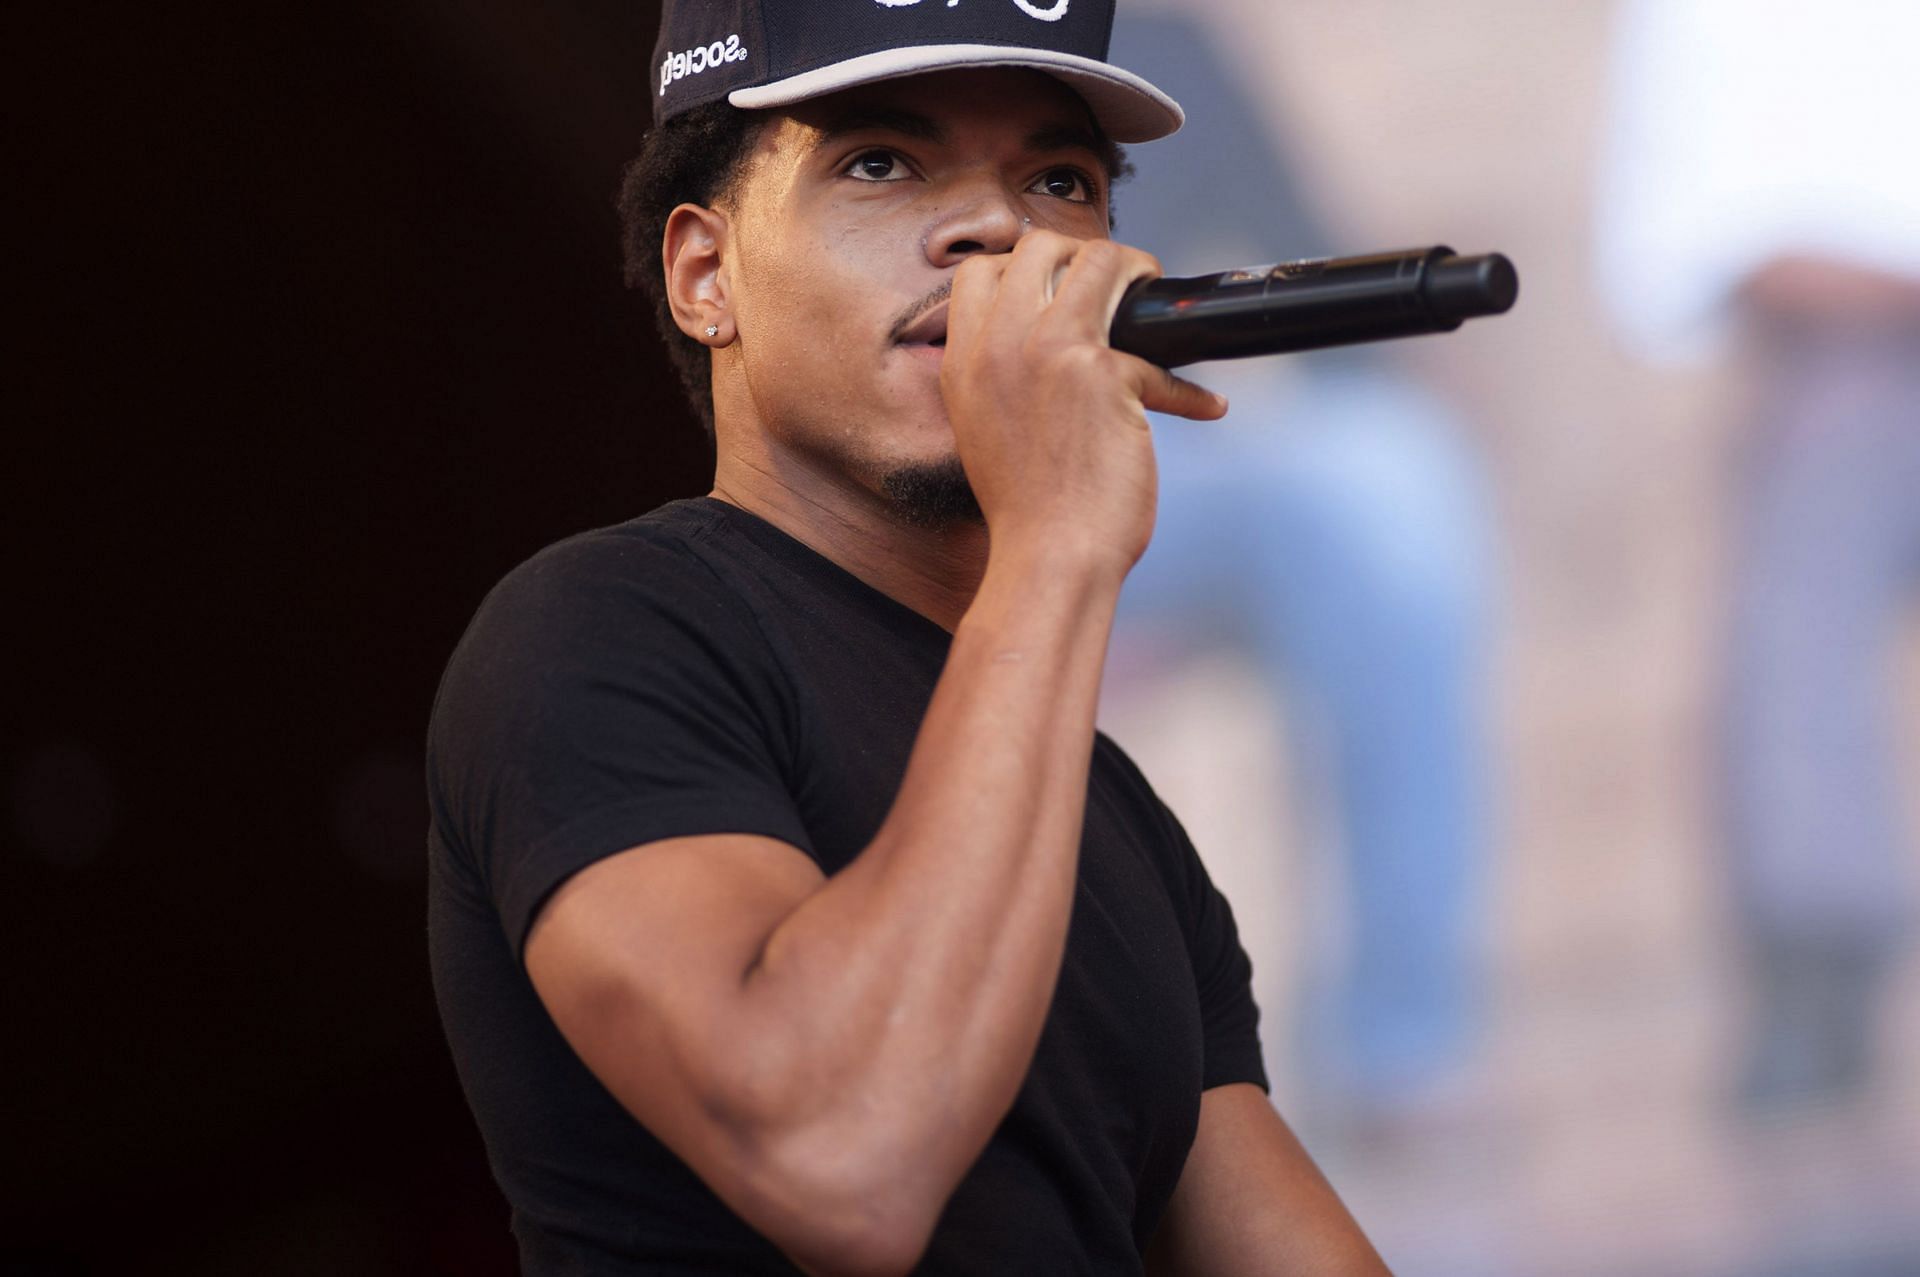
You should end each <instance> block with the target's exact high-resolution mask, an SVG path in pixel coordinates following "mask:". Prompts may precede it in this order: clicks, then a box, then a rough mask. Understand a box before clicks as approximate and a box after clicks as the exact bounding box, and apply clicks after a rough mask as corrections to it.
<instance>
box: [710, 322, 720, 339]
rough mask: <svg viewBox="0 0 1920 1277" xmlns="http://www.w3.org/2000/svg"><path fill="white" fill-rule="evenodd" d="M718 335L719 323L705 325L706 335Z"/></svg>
mask: <svg viewBox="0 0 1920 1277" xmlns="http://www.w3.org/2000/svg"><path fill="white" fill-rule="evenodd" d="M719 335H720V325H718V324H708V325H707V336H709V337H718V336H719Z"/></svg>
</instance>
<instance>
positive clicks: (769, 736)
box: [427, 528, 812, 955]
mask: <svg viewBox="0 0 1920 1277" xmlns="http://www.w3.org/2000/svg"><path fill="white" fill-rule="evenodd" d="M792 722H793V719H792V715H791V714H790V712H789V711H788V701H787V699H786V694H785V693H784V692H783V690H782V682H781V680H780V679H779V678H778V677H777V676H776V666H775V664H774V661H773V658H772V656H771V653H770V651H769V649H768V647H767V645H766V642H765V640H764V637H763V636H762V635H761V633H760V632H759V629H758V626H757V624H756V622H755V620H754V617H753V615H752V613H751V612H750V611H749V610H748V608H747V606H746V604H745V602H744V601H743V600H742V599H741V598H740V597H739V596H738V595H737V594H735V593H733V592H731V591H729V590H727V589H725V588H724V587H723V586H722V584H721V582H720V579H719V578H718V577H717V576H716V575H715V574H714V572H713V570H712V569H711V568H709V567H708V566H707V565H706V563H705V562H704V561H702V560H701V559H700V558H698V557H697V555H696V554H695V552H694V551H693V549H692V547H691V546H689V545H687V544H685V543H684V542H682V541H680V540H679V539H678V538H677V537H674V536H673V535H672V534H662V533H654V534H647V533H643V532H639V531H637V530H633V529H631V528H626V529H608V530H605V531H601V532H596V533H588V534H585V535H583V536H580V537H575V538H573V539H571V540H569V541H563V542H561V543H560V544H558V545H555V546H552V547H549V548H548V549H547V550H545V551H543V552H541V553H540V554H538V555H536V556H535V557H534V558H532V559H530V560H528V561H527V562H526V563H524V564H522V565H521V566H520V567H518V568H516V569H515V570H514V571H513V572H512V573H510V574H508V576H507V577H506V579H504V580H503V581H502V582H501V583H500V584H499V585H498V586H497V587H495V589H494V590H493V592H492V593H491V594H489V595H488V597H487V599H486V601H485V603H483V604H482V605H481V607H480V610H479V612H478V613H477V614H476V615H475V617H474V620H473V622H472V624H471V625H470V626H469V627H468V630H467V633H466V635H465V637H463V638H462V639H461V641H460V644H459V646H458V647H457V648H456V649H455V651H454V655H453V657H452V660H451V661H450V662H449V664H448V667H447V672H446V675H445V677H444V678H443V679H442V681H441V685H440V693H439V696H438V697H437V698H436V700H435V704H434V712H433V720H432V723H431V726H430V727H429V730H428V767H427V773H428V775H427V779H428V791H429V798H430V805H431V808H432V814H433V819H434V822H435V825H436V831H437V832H438V834H439V835H440V837H441V839H442V841H443V842H444V843H445V844H446V845H447V846H448V847H449V848H451V849H452V850H453V852H454V854H455V855H456V856H459V857H460V858H462V859H463V860H465V861H466V862H467V863H468V865H469V866H470V868H471V870H472V872H473V873H474V875H475V877H476V878H477V880H478V881H479V883H480V884H481V885H482V887H483V888H484V890H485V891H486V893H487V894H488V895H489V896H490V898H491V900H492V902H493V905H494V908H495V910H496V912H497V913H498V915H499V918H500V922H501V925H502V927H503V929H504V930H505V933H506V936H507V939H508V942H509V943H510V944H511V945H512V947H513V950H514V953H515V954H516V955H519V954H520V952H521V948H522V945H523V944H524V943H525V940H526V934H527V931H528V929H529V928H530V927H531V925H532V923H533V919H534V916H535V914H536V913H537V912H538V910H539V908H540V906H541V904H542V903H544V901H545V900H546V898H547V897H548V896H549V895H550V894H551V893H552V892H553V891H554V890H555V889H556V888H557V887H559V886H560V884H561V883H563V882H565V881H566V879H567V878H569V877H571V876H572V875H573V874H575V873H577V872H578V871H579V870H581V869H583V868H585V867H586V866H587V865H589V864H592V863H593V862H594V861H596V860H600V859H602V858H604V857H606V856H610V855H613V854H615V853H617V852H620V851H623V850H625V849H627V848H629V847H634V846H638V845H640V844H642V843H647V842H653V841H657V840H659V839H663V838H675V837H686V836H691V835H696V834H717V833H744V834H761V835H765V836H768V837H772V838H778V839H781V840H783V841H785V842H789V843H792V844H793V845H794V846H796V847H799V848H800V849H801V850H803V851H807V852H809V853H810V852H811V850H812V849H811V847H810V846H809V845H808V841H807V834H806V830H805V828H804V826H803V824H802V822H801V820H800V817H799V814H798V812H797V811H796V809H795V806H794V804H793V801H792V799H791V797H790V795H791V793H792V787H791V786H790V784H789V783H788V777H789V775H790V774H791V770H792V749H791V739H792V731H791V725H792Z"/></svg>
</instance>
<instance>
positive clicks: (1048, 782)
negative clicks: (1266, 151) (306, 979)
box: [429, 0, 1384, 1277]
mask: <svg viewBox="0 0 1920 1277" xmlns="http://www.w3.org/2000/svg"><path fill="white" fill-rule="evenodd" d="M1111 19H1112V10H1111V3H1108V4H1107V5H1104V6H1103V5H1100V4H1095V3H1092V2H1091V0H1054V2H1053V3H1052V4H1051V5H1050V6H1046V7H1043V6H1041V5H1039V4H1035V3H1030V2H1029V0H1011V2H1009V0H966V2H965V3H963V4H947V5H939V4H925V5H920V4H916V3H915V0H849V2H848V3H844V4H839V5H835V6H833V7H832V11H831V13H830V14H829V13H827V12H826V8H825V6H820V5H818V4H817V3H810V2H809V0H762V2H761V3H740V4H733V5H718V4H697V3H683V4H679V5H674V4H669V5H668V7H667V13H666V16H665V19H664V21H663V32H662V38H661V42H660V48H659V52H658V56H657V58H656V61H655V68H656V71H657V73H658V85H659V97H658V99H657V105H656V120H657V122H658V123H657V126H656V129H655V132H654V134H653V135H651V136H650V139H649V143H648V151H647V154H645V155H643V156H642V158H641V160H640V161H639V162H638V163H637V164H636V166H635V168H634V170H633V172H632V173H631V174H630V180H629V187H628V191H627V194H626V197H625V199H624V201H623V202H624V204H625V206H626V209H627V212H628V215H629V221H630V237H633V238H638V239H639V240H641V241H642V242H641V243H640V245H639V247H638V251H639V253H640V254H642V255H643V256H644V257H646V258H647V259H648V260H649V262H650V261H651V260H652V259H653V257H654V255H655V254H657V255H658V259H657V260H658V262H659V265H658V266H650V265H649V266H647V267H646V268H645V269H643V270H641V272H640V273H641V274H642V275H643V276H645V277H646V278H648V280H649V281H650V282H651V283H652V284H653V286H654V287H655V289H656V292H657V294H658V298H659V301H660V304H661V313H662V316H663V320H664V322H665V324H666V325H667V326H668V328H667V331H668V333H669V340H670V342H674V343H676V344H677V346H678V350H679V353H680V355H681V356H682V357H683V367H684V368H685V369H687V370H688V371H689V372H690V373H691V376H690V388H691V389H692V390H693V392H694V395H695V400H696V403H698V404H699V405H701V407H702V409H703V411H706V412H708V414H709V416H710V420H711V423H712V425H713V428H714V430H715V438H716V442H717V445H718V456H719V462H718V469H717V473H716V476H715V481H714V489H713V492H712V494H711V495H710V496H708V497H706V498H704V499H701V500H696V501H687V502H677V503H674V504H672V505H669V506H667V507H664V508H663V509H661V510H657V511H655V512H653V513H652V514H650V515H647V516H645V517H643V518H640V519H636V520H634V521H633V522H631V523H628V524H624V525H621V526H619V527H616V528H610V529H604V530H602V531H599V532H593V533H588V534H586V535H584V536H581V537H576V538H574V539H572V540H569V541H566V542H563V543H561V544H560V545H557V546H554V547H551V548H549V549H548V550H546V551H544V552H543V553H541V554H540V555H537V556H536V557H535V558H534V559H532V560H531V561H530V562H528V563H527V564H524V565H522V566H521V567H520V568H518V569H516V570H515V571H514V572H513V573H512V574H510V575H509V576H508V578H507V579H506V580H505V581H504V582H503V583H502V584H501V585H500V586H499V587H498V588H497V589H496V590H495V591H494V592H493V594H492V595H491V596H490V597H489V598H488V600H487V602H486V603H485V604H484V605H483V606H482V608H481V610H480V613H479V615H478V616H477V617H476V618H475V620H474V623H473V626H472V628H471V629H470V630H469V632H468V634H467V636H466V638H465V639H464V640H463V641H462V643H461V645H460V648H459V650H458V651H457V652H456V653H455V655H454V658H453V661H452V663H451V665H450V666H449V669H448V672H447V676H446V679H445V682H444V683H443V686H442V689H441V694H440V698H439V701H438V703H437V705H436V707H435V714H434V722H433V727H432V730H431V738H430V746H429V749H430V760H429V770H430V792H431V799H432V803H433V838H432V848H431V853H432V861H433V883H432V899H431V916H430V931H431V942H432V950H433V961H434V974H435V982H436V988H437V991H438V994H439V998H440V1004H441V1011H442V1015H443V1018H444V1020H445V1022H446V1026H447V1031H448V1036H449V1039H450V1041H451V1043H452V1045H453V1049H454V1054H455V1058H456V1061H457V1063H458V1065H459V1067H460V1072H461V1077H462V1081H463V1084H464V1085H465V1087H466V1090H467V1093H468V1096H469V1099H470V1101H471V1103H472V1104H473V1107H474V1110H475V1113H476V1115H477V1117H478V1119H479V1121H480V1125H481V1128H482V1131H483V1133H484V1134H485V1136H486V1138H487V1142H488V1147H489V1151H490V1154H491V1158H492V1161H493V1166H494V1170H495V1173H496V1175H497V1176H498V1178H499V1179H500V1182H501V1184H502V1186H503V1188H504V1189H505V1191H506V1193H507V1196H508V1199H509V1200H510V1202H511V1203H512V1205H513V1208H514V1227H515V1231H516V1233H517V1234H518V1236H519V1239H520V1244H521V1250H522V1254H523V1257H524V1260H525V1266H526V1269H527V1271H528V1272H530V1273H534V1274H539V1273H559V1272H569V1273H572V1272H594V1273H601V1272H605V1273H695V1272H701V1273H712V1272H726V1273H791V1272H793V1271H795V1269H796V1267H797V1268H798V1269H800V1270H803V1271H806V1272H809V1273H819V1274H826V1273H847V1274H867V1273H875V1274H879V1273H904V1272H907V1271H909V1270H912V1271H919V1272H925V1273H943V1274H982V1275H985V1274H1067V1273H1138V1272H1141V1271H1143V1266H1144V1268H1145V1269H1147V1270H1150V1271H1153V1272H1164V1273H1180V1274H1221V1275H1223V1277H1225V1275H1229V1274H1230V1275H1232V1277H1252V1275H1257V1274H1280V1273H1378V1272H1381V1271H1384V1270H1383V1268H1382V1267H1381V1265H1380V1262H1379V1260H1378V1258H1377V1257H1376V1256H1375V1255H1374V1253H1373V1251H1372V1249H1371V1248H1370V1247H1369V1246H1368V1245H1367V1243H1366V1241H1365V1239H1364V1238H1363V1237H1362V1235H1361V1234H1360V1232H1359V1230H1358V1229H1357V1228H1356V1227H1355V1225H1354V1224H1353V1222H1352V1220H1351V1219H1350V1218H1349V1217H1348V1215H1347V1213H1346V1212H1345V1210H1344V1208H1343V1207H1342V1206H1341V1205H1340V1203H1339V1201H1338V1199H1337V1198H1336V1197H1335V1196H1334V1194H1333V1192H1332V1191H1331V1189H1330V1188H1329V1187H1328V1186H1327V1184H1326V1183H1325V1181H1324V1180H1323V1179H1321V1178H1320V1176H1319V1175H1318V1173H1317V1172H1316V1171H1315V1169H1314V1168H1313V1166H1312V1163H1311V1162H1310V1161H1309V1159H1308V1158H1307V1156H1306V1155H1305V1153H1304V1152H1303V1151H1302V1150H1301V1148H1300V1146H1299V1145H1298V1144H1297V1143H1296V1142H1295V1141H1294V1139H1293V1137H1292V1136H1291V1134H1290V1133H1289V1132H1288V1130H1287V1128H1286V1126H1285V1125H1284V1124H1283V1123H1282V1121H1281V1120H1280V1118H1279V1117H1278V1116H1277V1115H1276V1114H1275V1113H1274V1111H1273V1109H1272V1107H1271V1106H1270V1105H1269V1104H1268V1102H1267V1099H1266V1096H1265V1094H1264V1085H1265V1077H1264V1073H1263V1071H1262V1068H1261V1063H1260V1058H1259V1050H1258V1045H1257V1040H1256V1037H1255V1019H1256V1012H1255V1009H1254V1006H1253V1002H1252V999H1251V996H1250V993H1249V991H1248V978H1249V968H1248V964H1247V960H1246V957H1245V955H1244V954H1243V953H1242V952H1241V950H1240V946H1239V943H1238V940H1237V939H1236V937H1235V934H1234V928H1233V921H1232V916H1231V913H1230V912H1229V910H1228V908H1227V905H1226V902H1225V901H1224V900H1223V899H1221V897H1220V896H1219V894H1218V893H1217V892H1216V891H1215V890H1214V889H1213V887H1212V885H1211V883H1209V882H1208V880H1207V876H1206V873H1205V870H1204V869H1203V868H1202V867H1201V864H1200V862H1199V860H1198V858H1197V857H1196V856H1195V854H1194V852H1193V849H1192V847H1191V846H1190V845H1189V844H1188V842H1187V840H1186V837H1185V835H1184V834H1183V833H1182V832H1181V830H1180V827H1179V825H1178V823H1177V822H1176V821H1175V820H1174V819H1173V817H1172V815H1171V814H1170V813H1169V812H1168V811H1167V810H1166V809H1165V808H1164V807H1163V806H1161V805H1160V803H1159V802H1158V800H1157V799H1155V798H1154V796H1153V793H1152V791H1151V790H1150V789H1149V788H1148V787H1147V785H1146V782H1145V781H1144V780H1143V779H1142V778H1141V777H1140V775H1139V773H1138V772H1137V771H1135V770H1134V769H1133V767H1132V765H1131V764H1130V763H1129V762H1128V761H1127V759H1126V758H1125V756H1124V755H1122V754H1121V752H1120V751H1119V749H1118V748H1117V747H1115V746H1114V745H1113V744H1112V742H1110V741H1108V740H1105V739H1104V738H1101V737H1099V736H1097V734H1096V733H1095V731H1094V705H1095V697H1096V692H1097V689H1098V685H1099V680H1100V672H1101V665H1102V661H1103V659H1104V655H1105V646H1106V639H1107V632H1108V628H1109V625H1110V623H1111V620H1112V615H1113V609H1114V604H1115V600H1116V598H1117V596H1118V593H1119V589H1120V584H1121V581H1122V580H1123V579H1124V577H1125V575H1126V572H1127V570H1128V569H1129V568H1130V567H1131V566H1132V564H1133V563H1134V561H1135V560H1136V559H1137V558H1138V557H1139V555H1140V553H1141V552H1142V550H1144V548H1145V547H1146V544H1147V539H1148V536H1149V535H1150V533H1151V530H1152V524H1153V508H1154V465H1153V453H1152V447H1151V439H1150V437H1149V434H1148V431H1147V425H1146V419H1145V415H1144V414H1145V412H1146V410H1148V409H1155V410H1159V411H1165V412H1172V413H1176V414H1179V415H1183V416H1187V417H1192V418H1212V417H1217V416H1219V415H1220V414H1221V413H1222V412H1224V410H1225V404H1224V403H1223V402H1222V401H1220V400H1218V399H1217V398H1216V397H1214V396H1212V395H1210V394H1209V393H1207V392H1206V391H1203V390H1200V389H1199V388H1197V387H1195V386H1192V385H1190V384H1188V383H1185V382H1182V381H1180V380H1178V379H1176V378H1173V377H1171V376H1169V375H1168V374H1166V373H1165V372H1163V371H1161V370H1159V369H1157V368H1154V367H1152V366H1150V365H1148V364H1146V363H1144V362H1142V361H1140V360H1137V359H1134V358H1132V357H1130V356H1126V355H1122V354H1119V353H1118V352H1115V351H1113V350H1111V349H1109V348H1108V347H1107V345H1106V340H1105V334H1106V331H1107V327H1108V324H1109V322H1110V320H1111V316H1112V314H1113V310H1114V308H1115V306H1116V305H1117V303H1118V301H1119V298H1120V296H1121V294H1122V293H1123V292H1124V290H1125V289H1126V287H1127V286H1128V285H1129V284H1131V283H1132V282H1133V281H1135V280H1137V279H1141V278H1144V277H1147V276H1150V275H1152V274H1154V273H1155V272H1156V271H1157V266H1156V265H1155V263H1154V262H1153V261H1152V259H1150V258H1148V257H1147V256H1146V255H1145V254H1142V253H1139V252H1137V251H1134V250H1132V249H1127V248H1122V247H1119V246H1117V245H1115V244H1113V243H1112V242H1111V241H1110V240H1109V239H1108V238H1107V229H1108V218H1107V207H1108V203H1107V197H1108V184H1109V182H1110V181H1111V180H1112V178H1113V176H1114V174H1115V173H1116V171H1117V170H1118V169H1119V167H1120V162H1119V159H1118V154H1117V152H1116V151H1115V150H1114V148H1113V145H1112V143H1111V142H1110V141H1109V140H1108V139H1109V138H1116V139H1118V140H1121V141H1136V140H1145V139H1147V138H1151V137H1157V136H1161V135H1164V134H1166V133H1169V132H1171V131H1173V129H1174V128H1176V127H1177V126H1178V123H1179V114H1178V108H1177V107H1175V106H1174V105H1173V103H1172V102H1171V101H1170V100H1168V99H1166V98H1165V97H1164V95H1161V94H1160V93H1159V92H1158V91H1157V90H1154V89H1153V88H1152V87H1151V86H1149V85H1147V84H1145V83H1144V82H1143V81H1140V80H1138V79H1137V78H1135V77H1132V76H1129V75H1127V74H1126V73H1125V72H1123V71H1120V70H1118V69H1117V68H1113V67H1109V66H1107V65H1106V64H1105V63H1104V62H1103V61H1102V59H1103V58H1104V55H1105V50H1106V38H1107V30H1108V27H1109V25H1110V23H1111ZM634 228H637V230H636V229H634ZM630 247H631V245H630ZM688 343H692V344H688ZM688 356H690V357H688Z"/></svg>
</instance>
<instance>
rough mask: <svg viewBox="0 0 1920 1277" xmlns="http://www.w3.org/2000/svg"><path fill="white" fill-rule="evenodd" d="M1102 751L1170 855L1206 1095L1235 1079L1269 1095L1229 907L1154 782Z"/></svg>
mask: <svg viewBox="0 0 1920 1277" xmlns="http://www.w3.org/2000/svg"><path fill="white" fill-rule="evenodd" d="M1100 744H1101V746H1102V747H1103V748H1105V749H1108V750H1110V751H1111V752H1112V753H1113V755H1114V756H1115V757H1116V758H1117V759H1118V760H1119V762H1120V765H1121V766H1122V767H1123V768H1124V769H1125V771H1126V772H1127V773H1128V775H1129V777H1130V778H1131V779H1132V781H1133V782H1134V783H1135V784H1136V785H1137V786H1138V787H1139V791H1140V793H1141V794H1142V796H1143V797H1144V799H1145V801H1146V802H1147V803H1148V804H1149V806H1150V810H1151V811H1152V812H1153V817H1154V819H1155V821H1156V822H1157V823H1158V825H1159V832H1160V833H1161V834H1162V835H1163V846H1165V847H1166V848H1167V849H1168V851H1169V853H1170V863H1168V864H1167V865H1166V867H1165V872H1166V873H1167V875H1168V883H1169V886H1170V888H1171V890H1172V894H1173V901H1174V906H1175V908H1176V909H1178V910H1179V911H1180V924H1181V928H1182V930H1183V931H1184V932H1185V933H1186V939H1187V955H1188V957H1189V959H1190V960H1191V961H1192V963H1193V978H1194V984H1195V986H1196V989H1197V991H1198V993H1199V997H1200V1019H1201V1032H1202V1035H1203V1038H1204V1048H1205V1052H1206V1055H1205V1062H1204V1064H1203V1066H1202V1077H1201V1087H1202V1089H1205V1090H1211V1089H1213V1088H1214V1087H1216V1086H1226V1085H1228V1084H1229V1083H1233V1082H1251V1083H1253V1084H1254V1085H1255V1086H1258V1087H1259V1088H1260V1089H1261V1090H1263V1091H1265V1090H1268V1089H1269V1087H1268V1084H1267V1070H1266V1065H1265V1063H1264V1061H1263V1060H1262V1058H1261V1052H1260V1008H1259V1006H1258V1005H1257V1004H1256V1003H1255V1002H1254V1000H1253V963H1252V962H1251V961H1250V960H1249V959H1248V958H1247V951H1246V950H1245V949H1244V948H1242V947H1241V945H1240V930H1239V928H1238V927H1237V926H1235V925H1234V921H1233V907H1232V906H1231V905H1229V904H1228V903H1227V898H1226V897H1225V896H1224V895H1222V894H1221V893H1220V889H1219V888H1218V887H1216V886H1214V885H1213V879H1212V878H1211V877H1210V876H1209V875H1208V874H1207V867H1206V865H1205V864H1203V863H1202V862H1201V860H1200V854H1199V853H1198V852H1197V851H1195V850H1194V846H1193V842H1192V840H1191V839H1189V838H1188V837H1187V831H1186V829H1185V828H1184V827H1183V826H1182V825H1181V824H1180V821H1179V819H1178V818H1177V817H1175V816H1174V814H1173V811H1172V809H1170V808H1169V807H1168V806H1167V805H1166V804H1165V803H1163V802H1161V801H1160V797H1159V795H1158V794H1155V793H1154V792H1153V788H1152V786H1151V785H1149V784H1148V783H1147V779H1146V777H1145V776H1143V775H1142V774H1141V772H1140V769H1139V768H1138V767H1137V766H1135V765H1134V762H1133V760H1132V759H1130V758H1128V757H1127V756H1126V754H1125V752H1124V751H1122V750H1121V749H1120V748H1119V746H1117V745H1114V744H1113V743H1112V742H1111V741H1108V740H1106V739H1105V738H1104V737H1102V738H1100Z"/></svg>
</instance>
